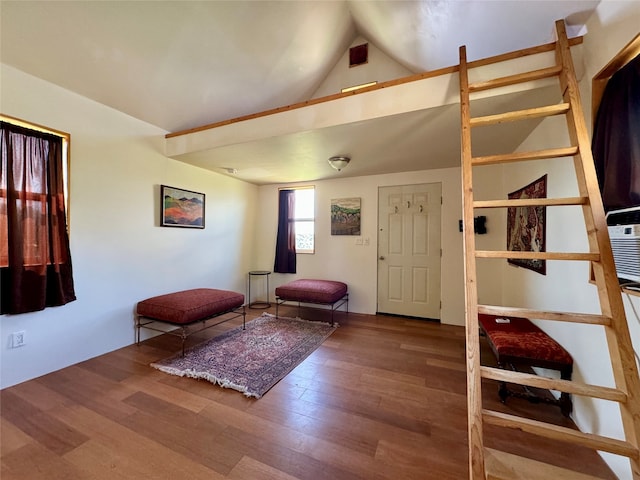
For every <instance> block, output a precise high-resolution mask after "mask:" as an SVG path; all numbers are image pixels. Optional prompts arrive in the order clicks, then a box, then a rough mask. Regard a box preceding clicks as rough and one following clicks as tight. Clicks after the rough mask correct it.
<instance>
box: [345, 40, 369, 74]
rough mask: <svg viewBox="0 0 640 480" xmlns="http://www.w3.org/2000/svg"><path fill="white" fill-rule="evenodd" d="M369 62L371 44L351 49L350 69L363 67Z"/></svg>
mask: <svg viewBox="0 0 640 480" xmlns="http://www.w3.org/2000/svg"><path fill="white" fill-rule="evenodd" d="M368 61H369V44H368V43H363V44H362V45H356V46H355V47H351V48H350V49H349V68H351V67H357V66H358V65H363V64H365V63H367V62H368Z"/></svg>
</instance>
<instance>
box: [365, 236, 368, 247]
mask: <svg viewBox="0 0 640 480" xmlns="http://www.w3.org/2000/svg"><path fill="white" fill-rule="evenodd" d="M364 245H365V246H368V245H369V237H367V238H365V239H364Z"/></svg>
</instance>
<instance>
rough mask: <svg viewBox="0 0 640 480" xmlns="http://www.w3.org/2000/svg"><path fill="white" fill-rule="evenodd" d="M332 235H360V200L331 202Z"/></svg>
mask: <svg viewBox="0 0 640 480" xmlns="http://www.w3.org/2000/svg"><path fill="white" fill-rule="evenodd" d="M331 235H360V199H359V198H339V199H336V200H331Z"/></svg>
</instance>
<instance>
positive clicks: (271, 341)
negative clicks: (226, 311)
mask: <svg viewBox="0 0 640 480" xmlns="http://www.w3.org/2000/svg"><path fill="white" fill-rule="evenodd" d="M336 327H337V324H336V326H334V327H332V326H331V325H330V324H328V323H323V322H310V321H307V320H301V319H299V318H296V319H294V318H284V317H279V318H277V319H276V318H275V316H273V315H270V314H268V313H263V314H262V316H261V317H259V318H257V319H255V320H253V321H251V322H248V323H247V329H246V330H242V327H237V328H234V329H233V330H230V331H228V332H226V333H223V334H221V335H218V336H217V337H214V338H212V339H210V340H207V341H205V342H203V343H201V344H199V345H196V346H194V347H191V348H188V349H187V350H186V351H185V354H184V357H182V356H181V354H180V353H178V354H176V355H173V356H172V357H169V358H167V359H165V360H161V361H158V362H155V363H152V364H151V366H152V367H154V368H157V369H158V370H162V371H163V372H166V373H170V374H172V375H178V376H181V377H192V378H198V379H200V378H203V379H205V380H208V381H210V382H211V383H214V384H218V385H220V386H222V387H225V388H233V389H235V390H238V391H240V392H242V393H244V394H245V395H246V396H247V397H256V398H260V397H261V396H262V395H264V394H265V393H267V391H268V390H269V389H270V388H271V387H273V386H274V385H275V384H276V383H278V382H279V381H280V380H281V379H282V378H284V377H285V376H286V375H287V374H288V373H289V372H290V371H291V370H293V369H294V368H295V367H296V366H297V365H298V364H299V363H300V362H302V361H303V360H304V359H305V358H307V357H308V356H309V355H310V354H311V353H312V352H313V351H314V350H315V349H316V348H318V347H319V346H320V345H321V344H322V342H324V340H325V339H326V338H327V337H328V336H329V335H331V334H332V333H333V332H334V331H335V329H336Z"/></svg>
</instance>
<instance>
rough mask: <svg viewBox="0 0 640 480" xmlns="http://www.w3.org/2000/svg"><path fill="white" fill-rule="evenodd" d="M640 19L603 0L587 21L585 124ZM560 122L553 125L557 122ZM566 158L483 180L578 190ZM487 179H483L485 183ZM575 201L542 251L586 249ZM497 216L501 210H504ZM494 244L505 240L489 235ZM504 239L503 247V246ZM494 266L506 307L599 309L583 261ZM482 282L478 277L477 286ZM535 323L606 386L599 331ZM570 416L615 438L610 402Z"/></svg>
mask: <svg viewBox="0 0 640 480" xmlns="http://www.w3.org/2000/svg"><path fill="white" fill-rule="evenodd" d="M638 25H640V3H638V2H624V1H623V2H618V1H603V2H602V3H601V4H600V5H599V6H598V9H597V11H596V13H595V14H594V15H593V16H592V17H591V19H590V20H589V22H588V24H587V28H588V32H587V34H586V36H585V41H584V49H585V52H584V61H585V64H586V65H584V67H585V71H586V74H585V76H584V77H583V79H582V81H581V83H580V89H581V96H582V102H583V108H584V110H585V115H586V122H587V126H588V127H589V128H590V126H591V118H590V117H591V115H590V111H591V105H590V103H591V102H590V99H591V79H592V78H593V76H594V75H595V74H596V73H597V72H598V71H599V70H600V69H601V68H602V67H603V66H604V65H605V64H606V63H607V62H608V61H609V60H610V59H611V58H612V57H613V56H614V55H615V54H616V53H617V52H618V51H619V50H620V49H621V48H622V47H624V46H625V45H626V44H627V43H628V42H629V41H630V40H631V39H632V38H633V37H634V36H635V35H636V34H637V33H638ZM558 122H560V123H558ZM563 122H564V120H563V119H560V118H550V119H547V120H545V121H544V122H542V123H541V125H540V126H539V127H538V128H537V129H536V130H535V131H534V132H533V133H532V134H531V135H530V136H529V137H528V138H527V140H526V141H525V142H524V143H523V144H522V145H520V147H519V150H522V151H526V150H536V149H541V148H550V147H553V146H564V145H568V144H569V140H568V137H567V135H566V127H565V126H564V125H563ZM573 171H574V170H573V162H572V160H570V159H569V160H554V161H548V162H529V163H520V164H518V165H517V166H515V167H514V166H509V167H504V168H503V172H502V181H501V182H496V181H495V179H494V178H485V179H484V182H487V183H485V185H484V188H490V183H491V184H493V185H495V186H498V185H501V191H498V189H496V191H495V193H494V194H493V195H494V197H493V198H506V195H507V193H508V192H510V191H513V190H516V189H518V188H520V187H522V186H524V185H526V184H528V183H530V182H531V181H533V180H535V179H536V178H538V177H540V176H541V175H543V174H545V173H546V174H548V196H549V197H558V196H560V197H562V196H566V197H570V196H575V195H577V187H576V182H575V174H574V173H573ZM489 182H490V183H489ZM576 209H577V207H561V208H547V250H548V251H588V246H587V240H586V234H585V228H584V222H583V221H582V218H581V217H582V216H581V214H580V211H579V210H576ZM503 215H504V214H503ZM494 242H501V243H495V247H496V248H501V247H500V246H501V245H502V244H503V243H504V240H499V241H498V240H496V239H494ZM503 247H504V245H502V248H503ZM500 262H501V265H500V267H499V268H498V269H487V271H486V273H487V274H488V275H490V276H493V277H501V278H502V285H501V288H502V297H503V298H502V302H503V304H504V305H510V306H525V307H526V306H529V307H535V308H539V309H547V310H560V311H582V312H592V313H593V312H595V313H600V306H599V304H598V297H597V292H596V289H595V286H594V285H592V284H590V283H589V267H588V264H586V263H585V262H547V275H546V276H542V275H538V274H536V273H533V272H531V271H528V270H524V269H520V268H515V267H512V266H509V265H507V264H506V262H505V261H500ZM480 283H481V281H479V284H480ZM623 297H624V302H625V308H626V313H627V319H628V323H629V327H630V331H631V336H632V341H633V343H634V348H635V350H636V352H640V298H639V297H631V296H628V295H623ZM539 325H540V327H541V328H543V329H544V330H545V331H547V332H548V333H549V334H550V335H551V336H552V337H554V338H555V339H556V340H558V341H559V342H560V343H561V344H562V345H563V346H564V347H565V348H566V349H567V350H568V351H569V352H570V353H571V355H572V356H573V357H574V361H575V365H574V375H573V378H574V379H575V380H578V381H582V382H587V383H592V384H596V385H605V386H613V377H612V373H611V366H610V365H611V364H610V360H609V353H608V348H607V345H606V339H605V336H604V332H603V329H602V328H601V327H597V326H588V325H572V324H564V323H562V322H539ZM573 417H574V419H575V421H576V423H577V425H578V426H579V428H580V429H581V430H583V431H590V432H594V433H597V434H601V435H606V436H612V437H616V438H621V436H622V427H621V423H620V414H619V409H618V406H617V404H614V403H611V402H605V401H596V400H591V399H588V398H585V397H579V396H574V413H573ZM603 457H604V458H605V460H606V461H607V462H608V463H609V465H610V466H611V467H612V469H613V470H614V472H615V473H616V474H617V475H618V476H619V478H621V479H630V478H631V471H630V467H629V462H628V460H627V459H626V458H624V457H619V456H615V455H609V454H603Z"/></svg>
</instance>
